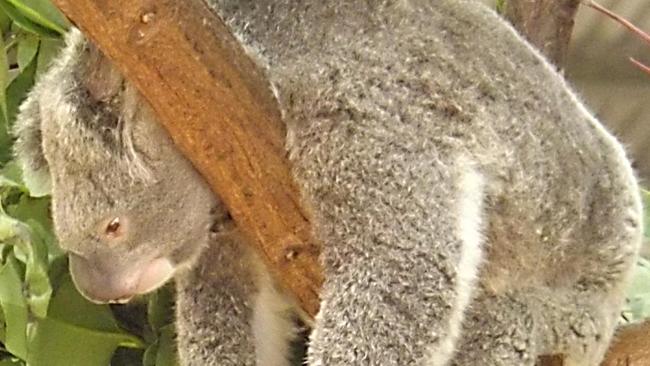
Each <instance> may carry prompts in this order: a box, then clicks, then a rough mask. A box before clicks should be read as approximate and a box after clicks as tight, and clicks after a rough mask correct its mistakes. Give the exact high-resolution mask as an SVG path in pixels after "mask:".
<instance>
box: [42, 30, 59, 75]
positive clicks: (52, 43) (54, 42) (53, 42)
mask: <svg viewBox="0 0 650 366" xmlns="http://www.w3.org/2000/svg"><path fill="white" fill-rule="evenodd" d="M63 45H64V42H63V40H62V39H51V38H43V39H41V46H40V47H39V48H38V56H37V57H38V60H37V66H36V75H40V74H41V73H43V72H44V71H45V70H47V69H48V67H49V66H50V64H51V63H52V60H54V57H55V56H57V55H58V54H59V50H61V48H63Z"/></svg>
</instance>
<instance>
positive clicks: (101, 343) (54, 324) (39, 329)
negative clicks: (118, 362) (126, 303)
mask: <svg viewBox="0 0 650 366" xmlns="http://www.w3.org/2000/svg"><path fill="white" fill-rule="evenodd" d="M31 330H32V331H30V333H29V344H28V350H29V352H28V356H27V362H28V364H29V365H30V366H102V365H108V364H109V363H110V360H111V357H112V355H113V353H114V352H115V350H116V349H117V348H118V347H120V346H122V347H131V348H133V347H135V348H142V347H144V345H143V344H142V341H141V340H140V339H139V338H137V337H134V336H132V335H130V334H127V333H126V332H124V331H123V330H122V329H120V328H119V326H118V325H117V322H116V321H115V318H114V317H113V315H112V313H111V311H110V308H109V307H108V305H96V304H92V303H90V302H89V301H88V300H86V299H84V298H83V297H82V296H81V295H80V294H79V293H78V292H77V290H76V289H75V287H74V285H73V283H72V280H71V279H70V276H69V275H66V276H62V278H61V283H59V286H58V288H57V289H56V291H55V293H54V296H53V297H52V300H51V302H50V308H49V310H48V315H47V318H44V319H37V320H36V322H35V324H34V326H33V328H32V329H31ZM80 344H83V347H79V345H80Z"/></svg>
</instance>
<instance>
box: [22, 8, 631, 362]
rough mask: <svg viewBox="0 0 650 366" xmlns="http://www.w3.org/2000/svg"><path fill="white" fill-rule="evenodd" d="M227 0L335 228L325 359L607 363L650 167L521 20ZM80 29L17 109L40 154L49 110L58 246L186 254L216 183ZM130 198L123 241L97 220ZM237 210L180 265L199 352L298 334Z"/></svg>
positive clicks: (182, 311)
mask: <svg viewBox="0 0 650 366" xmlns="http://www.w3.org/2000/svg"><path fill="white" fill-rule="evenodd" d="M211 5H212V6H213V8H214V9H215V11H216V12H217V13H218V14H219V15H220V16H221V17H222V19H224V21H225V22H226V23H227V24H228V26H229V27H230V28H231V29H232V31H233V33H234V34H235V35H236V36H237V37H238V38H239V39H240V41H241V42H242V44H243V45H244V46H245V49H246V50H247V52H249V53H250V54H251V56H252V57H253V58H254V59H255V60H256V61H257V62H258V63H260V66H261V67H262V68H263V69H264V70H265V72H266V74H267V76H268V78H269V80H270V83H271V86H272V88H273V91H274V92H275V94H276V96H277V99H278V103H279V107H280V110H281V112H282V116H283V119H284V121H285V123H286V125H287V130H288V134H287V142H286V146H287V151H288V154H289V156H290V159H291V162H292V164H293V173H294V176H295V178H296V180H297V182H298V184H299V186H300V187H301V188H302V193H303V199H304V200H305V202H306V203H307V204H308V205H309V206H310V207H312V208H313V210H314V215H315V217H314V222H313V226H314V228H313V229H314V233H315V235H316V236H317V237H318V238H319V239H320V240H321V242H322V243H323V244H324V248H323V249H324V251H323V258H322V261H323V264H324V267H325V272H326V278H327V280H326V283H325V286H324V289H323V292H322V307H321V311H320V313H319V314H318V317H317V319H316V323H315V328H314V331H313V333H312V335H311V337H310V341H309V351H308V360H307V363H308V364H309V365H311V366H318V365H334V366H336V365H435V366H442V365H512V366H515V365H517V366H519V365H533V364H534V360H535V358H536V357H537V356H538V355H540V354H546V353H566V354H567V355H568V357H569V361H570V362H574V363H576V364H578V365H597V364H598V363H599V361H600V360H601V359H602V357H603V354H604V352H605V350H606V348H607V345H608V343H609V340H610V339H611V336H612V333H613V330H614V328H615V324H616V320H617V316H618V311H619V309H620V307H621V304H622V301H623V298H624V295H623V290H624V287H625V284H626V282H627V280H628V278H629V275H630V269H631V268H632V265H633V263H634V262H635V258H636V253H637V251H638V248H639V244H640V241H641V230H642V229H641V202H640V197H639V194H638V187H637V184H636V181H635V178H634V175H633V172H632V170H631V168H630V165H629V163H628V161H627V159H626V157H625V154H624V151H623V149H622V147H621V146H620V144H619V143H617V142H616V141H615V139H614V138H613V137H612V136H611V135H610V134H609V133H608V132H606V131H605V129H604V128H603V127H602V126H601V125H600V124H599V122H598V121H596V120H595V119H594V118H593V117H592V116H591V114H589V113H588V112H587V111H586V109H585V108H584V107H583V106H582V104H581V103H580V102H579V101H578V99H577V98H576V96H575V95H574V94H573V93H572V92H571V91H570V90H569V88H568V87H567V85H566V84H565V82H564V81H563V79H562V78H561V76H559V75H558V74H557V73H556V72H555V71H554V70H553V68H552V67H551V66H550V65H549V64H548V63H547V62H546V61H545V60H544V59H543V58H542V57H541V56H540V55H539V54H538V53H537V52H536V51H535V50H533V49H532V48H531V47H530V46H529V45H528V44H527V43H526V42H525V41H524V40H523V39H522V38H521V37H519V36H518V35H517V34H516V33H515V32H514V31H513V29H512V28H511V27H510V26H508V25H507V24H506V23H505V22H504V21H503V20H502V19H500V18H499V17H498V16H497V15H496V14H494V13H493V12H492V11H491V10H489V9H487V8H485V7H483V6H482V5H480V4H478V3H475V2H473V1H465V0H438V1H424V0H392V1H391V0H382V1H336V2H321V1H315V0H305V1H289V0H212V1H211ZM68 44H69V45H68V47H67V49H66V51H65V52H64V55H63V56H62V57H61V59H60V60H59V62H58V63H57V65H55V66H54V67H53V69H52V70H51V71H50V72H49V73H48V74H47V75H46V76H45V77H44V78H43V79H42V80H41V81H40V82H39V83H38V85H37V86H36V88H35V90H34V91H33V92H32V94H31V96H30V98H29V100H28V101H27V102H26V104H25V105H24V106H23V108H22V110H21V115H20V122H19V124H18V126H19V127H18V128H17V132H18V133H19V135H20V136H19V144H18V145H17V146H18V151H17V154H18V155H19V157H22V161H27V162H34V161H42V159H40V158H38V156H39V149H38V146H37V145H38V144H34V142H33V141H34V139H35V137H34V136H36V134H35V133H34V132H37V131H38V128H35V127H34V126H35V121H40V122H41V125H40V130H41V135H42V147H43V152H44V156H45V160H47V163H48V165H49V169H50V172H51V175H52V178H53V186H52V187H53V198H54V210H53V213H54V219H55V224H56V229H57V233H58V234H59V236H60V238H61V239H62V240H61V242H62V245H63V247H64V248H65V249H67V250H69V251H70V252H72V253H77V255H80V256H85V257H86V258H91V259H87V260H89V261H94V262H97V265H98V266H100V267H102V268H109V267H110V266H114V267H117V268H125V267H128V266H129V265H133V261H134V260H135V259H134V258H140V257H142V256H151V254H149V253H151V252H152V251H155V252H156V253H158V254H159V255H166V256H170V257H171V258H172V259H173V261H174V263H176V264H179V265H180V266H181V267H183V268H188V267H190V266H191V264H192V263H193V262H194V258H196V257H197V256H198V254H199V253H200V248H202V247H205V246H207V245H208V240H207V232H208V230H207V224H208V223H209V222H211V221H213V220H214V218H213V214H214V213H215V212H216V213H220V214H221V215H222V216H221V217H223V211H222V208H221V205H220V204H219V202H218V200H217V199H216V198H215V197H214V196H213V195H211V194H210V193H209V192H208V190H207V188H206V187H205V184H204V182H203V181H202V179H201V178H200V177H199V176H198V175H197V174H196V172H194V171H193V170H192V169H191V167H190V166H189V164H188V163H187V161H186V160H185V159H184V158H182V157H181V156H180V154H179V153H178V152H177V151H176V150H175V149H174V147H173V146H172V144H171V141H170V140H169V138H168V137H167V136H166V135H165V134H164V133H163V132H162V130H161V129H160V127H158V126H157V124H156V123H155V122H154V120H153V117H152V116H151V113H150V112H148V107H147V106H146V104H145V103H144V102H143V101H141V100H140V99H139V97H138V96H137V94H136V93H135V92H133V91H132V90H131V88H130V87H129V86H128V84H126V83H124V82H123V81H120V83H119V85H122V87H121V88H117V89H116V90H115V91H113V92H111V93H102V92H97V90H96V88H95V89H94V92H90V93H87V92H86V90H85V87H84V80H85V79H86V78H90V79H92V77H89V76H88V75H90V74H91V73H90V71H92V70H90V71H89V67H88V64H87V63H86V60H88V59H91V60H92V59H93V57H95V56H93V50H92V47H90V46H88V45H86V43H85V42H84V41H83V40H82V39H81V37H80V36H79V35H78V34H76V33H75V34H73V35H71V36H70V37H69V42H68ZM84 65H85V66H84ZM92 65H93V63H92V62H91V63H90V67H91V68H92ZM109 74H110V75H111V77H109V78H100V81H102V80H106V85H107V89H108V90H113V89H115V88H114V85H116V84H115V82H114V81H115V80H116V78H117V79H119V77H116V76H115V75H119V74H116V72H114V71H112V72H109ZM119 80H121V79H119ZM95 81H96V80H95ZM86 84H88V83H86ZM90 84H91V85H96V84H93V83H92V82H90ZM100 85H101V82H100ZM90 89H93V88H90ZM100 90H101V88H100ZM105 94H109V96H110V98H109V99H110V100H108V99H107V98H108V97H106V95H105ZM102 98H103V99H106V100H104V101H102ZM98 101H99V102H101V103H100V104H101V108H97V103H98ZM34 103H37V104H38V106H39V107H40V108H36V107H34ZM125 106H131V108H126V107H125ZM134 108H135V109H134ZM89 111H90V112H89ZM102 111H105V112H106V113H104V112H102ZM36 112H38V113H36ZM111 116H112V117H111ZM111 118H113V119H116V120H111ZM107 125H108V126H111V127H110V128H106V126H107ZM20 126H23V127H20ZM35 157H36V158H35ZM39 159H40V160H39ZM41 165H42V164H41ZM24 166H25V167H26V168H30V167H34V168H39V167H41V168H42V166H40V165H39V164H31V163H28V164H24ZM116 212H118V213H120V212H121V213H124V214H125V215H128V216H129V217H131V218H132V219H133V220H136V222H137V225H133V226H132V227H134V228H136V229H137V230H135V233H134V234H133V235H132V236H130V237H129V238H128V242H127V243H125V244H124V245H121V246H119V247H115V248H113V247H111V248H106V246H105V245H102V244H101V242H100V241H98V240H96V235H94V234H93V228H94V227H95V225H96V223H97V222H98V221H101V220H104V219H105V218H106V217H109V218H110V217H111V215H114V214H115V213H116ZM211 212H212V214H211ZM221 220H222V221H221V222H223V218H222V219H221ZM226 226H228V225H227V224H226ZM229 230H233V229H227V230H226V231H225V232H226V234H220V237H221V238H223V239H222V240H217V241H216V242H215V243H213V244H211V245H210V249H208V251H207V252H205V253H208V254H206V256H204V259H203V260H201V261H199V262H198V265H197V266H194V267H193V268H194V269H193V270H192V272H184V274H183V273H181V274H179V275H178V276H177V277H179V278H180V279H181V280H180V281H179V282H178V285H179V294H180V298H179V309H178V315H179V318H178V326H179V332H180V337H179V342H180V348H181V352H180V353H181V355H182V358H183V359H182V362H183V364H184V365H231V364H232V365H252V364H253V359H254V358H253V355H252V352H253V351H252V350H253V349H255V348H256V347H257V351H258V355H257V358H258V359H259V361H258V363H257V364H259V365H265V366H266V365H271V366H275V365H278V366H286V364H287V361H286V359H287V357H288V356H287V355H280V357H277V355H268V354H260V353H262V352H261V351H260V350H261V349H268V348H269V347H264V346H262V345H261V343H263V342H265V341H268V339H266V340H265V339H263V338H265V337H268V338H269V339H271V337H273V341H274V342H276V343H274V345H277V348H278V349H280V350H281V351H282V352H286V351H285V350H286V349H287V344H288V342H290V341H291V339H293V337H294V336H295V332H293V331H291V329H285V328H287V327H288V325H287V324H288V323H287V321H286V319H287V318H288V315H287V307H288V306H289V305H287V304H290V301H288V300H287V301H284V303H282V304H280V305H278V304H268V307H266V308H265V307H264V306H255V304H254V303H256V302H257V303H258V305H259V301H260V299H266V298H281V294H280V293H279V292H277V290H274V289H273V284H272V283H271V282H270V281H269V280H268V277H267V276H266V275H265V274H264V273H263V272H264V271H260V273H257V271H256V273H257V274H255V273H253V272H251V269H250V268H259V264H258V263H257V261H256V260H254V257H252V256H249V255H247V254H245V253H243V252H240V251H238V249H236V248H238V246H237V245H233V240H234V241H235V242H238V241H239V240H237V239H236V238H237V237H238V236H237V235H236V234H233V233H232V232H231V234H227V233H228V232H230V231H229ZM232 235H234V236H232ZM227 238H230V239H227ZM233 238H235V239H233ZM190 241H191V244H190ZM179 253H180V254H179ZM107 258H108V259H107ZM205 258H214V260H207V259H205ZM246 258H248V259H246ZM131 259H132V260H131ZM242 260H244V261H245V263H249V262H248V261H250V263H253V264H252V265H241V263H242V262H241V261H242ZM265 291H266V292H271V293H274V294H276V295H273V296H271V297H266V296H263V295H262V294H263V293H265ZM274 301H275V300H274ZM280 302H282V301H280ZM260 309H278V310H277V311H275V310H273V311H274V312H275V313H277V316H276V319H275V320H274V319H273V316H272V314H271V315H269V314H266V316H265V318H266V319H267V320H268V319H271V321H272V322H273V321H276V320H277V321H276V326H275V327H274V329H276V330H277V329H280V330H281V331H280V332H279V333H278V334H266V333H265V332H264V329H259V327H260V323H259V322H255V321H252V320H251V318H255V312H259V311H260ZM258 318H259V316H258ZM251 322H253V325H251ZM262 324H263V323H262ZM254 327H256V328H255V329H253V328H254ZM253 334H255V336H252V335H253ZM283 340H284V343H285V344H284V345H282V343H283V342H282V341H283ZM271 359H272V360H273V361H268V360H271Z"/></svg>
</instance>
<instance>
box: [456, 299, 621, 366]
mask: <svg viewBox="0 0 650 366" xmlns="http://www.w3.org/2000/svg"><path fill="white" fill-rule="evenodd" d="M607 301H608V299H607V297H606V296H602V297H599V296H594V295H593V294H588V293H580V292H578V291H571V290H560V289H555V290H553V289H548V288H544V289H524V290H522V291H519V292H513V293H507V294H501V295H482V296H480V297H479V298H477V299H476V300H475V301H474V302H473V303H472V305H471V307H470V309H469V310H468V312H467V313H466V316H465V321H464V323H463V330H462V332H461V337H460V341H459V344H458V347H457V349H456V355H455V356H454V358H453V361H452V363H451V365H453V366H461V365H493V366H532V365H535V362H536V361H537V359H538V357H539V356H541V355H562V356H564V357H565V360H566V362H567V365H581V366H591V365H594V366H595V365H597V364H598V363H599V362H600V360H601V359H602V357H603V356H604V354H605V351H606V350H607V346H608V344H609V340H610V339H611V336H612V333H613V330H614V328H615V324H616V321H617V316H618V314H616V313H615V312H611V311H607V309H609V308H611V306H609V305H607V304H606V303H605V302H607ZM610 301H611V300H610Z"/></svg>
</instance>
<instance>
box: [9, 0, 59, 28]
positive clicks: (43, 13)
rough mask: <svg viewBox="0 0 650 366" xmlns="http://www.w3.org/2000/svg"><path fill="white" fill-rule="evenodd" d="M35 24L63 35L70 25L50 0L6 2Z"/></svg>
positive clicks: (15, 0) (11, 0) (14, 0)
mask: <svg viewBox="0 0 650 366" xmlns="http://www.w3.org/2000/svg"><path fill="white" fill-rule="evenodd" d="M6 1H7V2H9V3H11V4H12V5H13V6H15V7H16V9H17V10H18V11H19V12H20V13H22V14H23V15H25V16H26V17H27V18H28V19H30V20H32V21H33V22H35V23H37V24H39V25H41V26H43V27H45V28H48V29H51V30H53V31H55V32H57V33H59V34H63V33H65V32H66V30H67V29H68V28H69V27H70V23H68V21H67V20H66V18H65V17H64V16H63V14H61V12H60V11H59V9H57V8H56V7H55V6H54V5H52V3H51V2H50V1H49V0H6Z"/></svg>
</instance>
